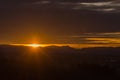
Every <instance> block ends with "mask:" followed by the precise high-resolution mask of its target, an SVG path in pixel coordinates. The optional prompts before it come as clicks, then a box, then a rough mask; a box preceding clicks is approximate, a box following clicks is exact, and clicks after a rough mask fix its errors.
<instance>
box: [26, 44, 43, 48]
mask: <svg viewBox="0 0 120 80" xmlns="http://www.w3.org/2000/svg"><path fill="white" fill-rule="evenodd" d="M27 46H30V47H33V48H38V47H40V46H41V45H40V44H28V45H27Z"/></svg>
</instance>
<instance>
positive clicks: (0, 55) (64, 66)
mask: <svg viewBox="0 0 120 80" xmlns="http://www.w3.org/2000/svg"><path fill="white" fill-rule="evenodd" d="M0 80H120V48H86V49H73V48H70V47H68V46H64V47H57V46H50V47H45V48H36V49H35V48H31V47H22V46H19V47H18V46H8V45H7V46H6V45H1V46H0Z"/></svg>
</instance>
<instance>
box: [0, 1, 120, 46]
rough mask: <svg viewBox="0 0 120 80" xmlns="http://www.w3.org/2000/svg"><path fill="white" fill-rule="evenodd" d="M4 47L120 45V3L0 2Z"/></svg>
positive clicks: (0, 22)
mask: <svg viewBox="0 0 120 80" xmlns="http://www.w3.org/2000/svg"><path fill="white" fill-rule="evenodd" d="M0 43H1V44H10V43H13V44H26V43H41V44H47V43H49V44H59V43H61V44H65V43H66V44H69V43H72V44H78V43H80V44H81V43H84V44H99V43H102V44H120V1H119V0H0Z"/></svg>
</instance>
